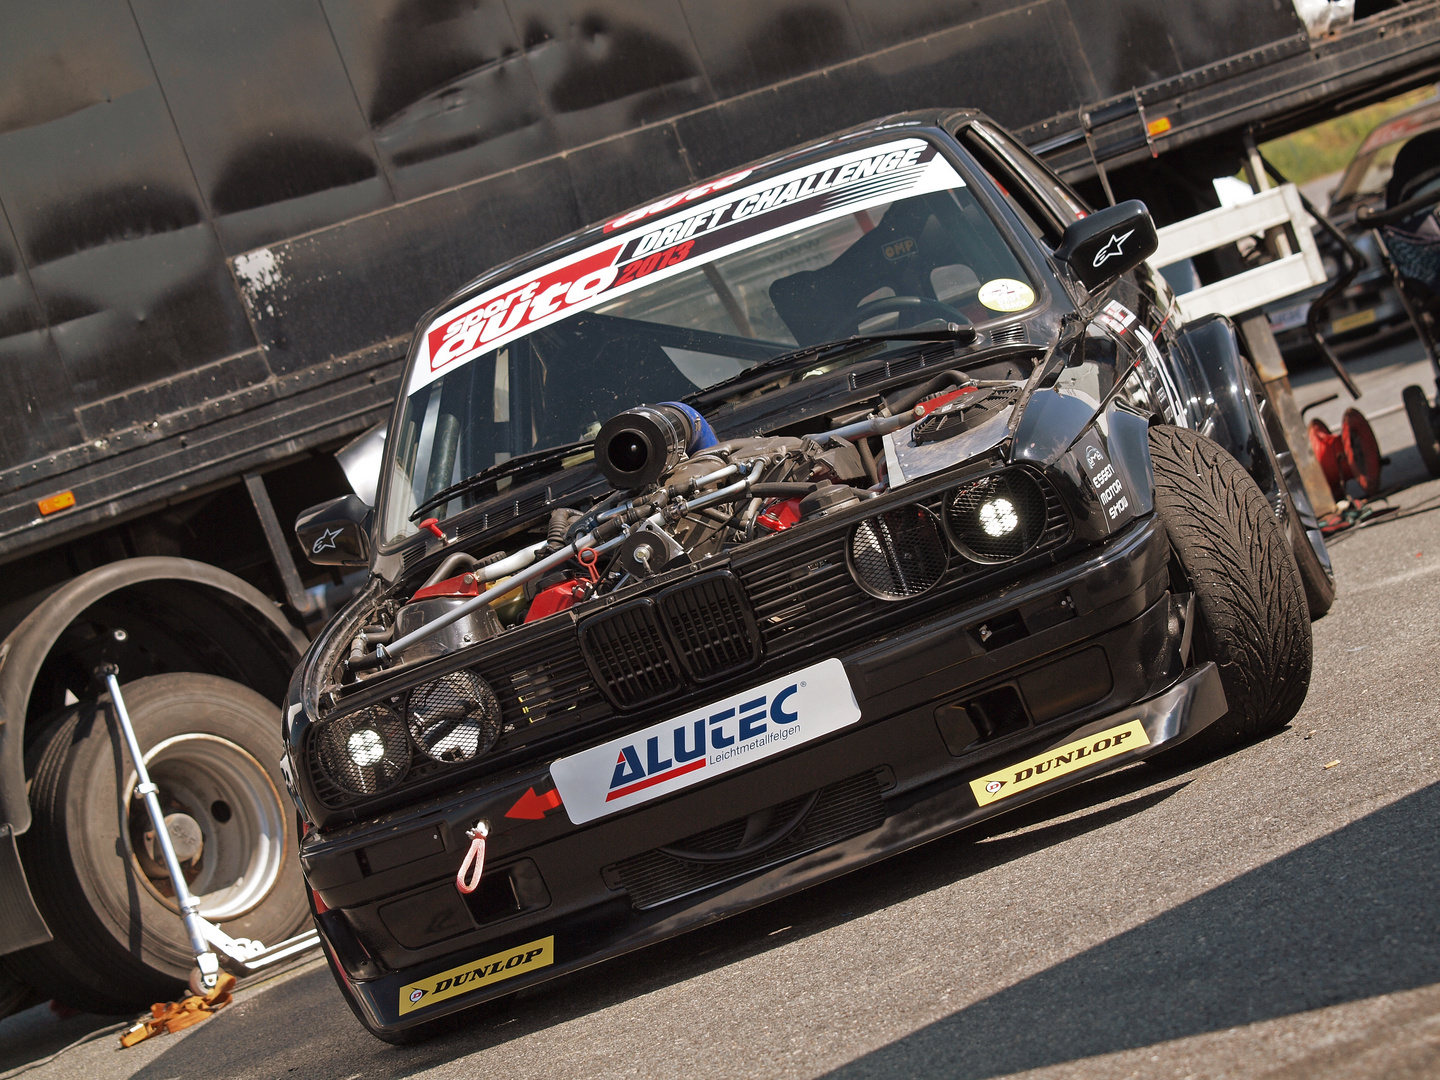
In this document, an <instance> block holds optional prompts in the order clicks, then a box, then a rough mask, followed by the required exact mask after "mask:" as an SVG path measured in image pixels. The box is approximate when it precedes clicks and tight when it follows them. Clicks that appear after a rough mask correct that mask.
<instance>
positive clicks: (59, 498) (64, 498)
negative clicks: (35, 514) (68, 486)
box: [36, 491, 75, 516]
mask: <svg viewBox="0 0 1440 1080" xmlns="http://www.w3.org/2000/svg"><path fill="white" fill-rule="evenodd" d="M36 505H37V506H39V507H40V513H41V515H42V516H44V515H47V514H53V513H55V512H57V511H59V510H69V509H70V507H72V506H74V505H75V493H74V492H73V491H62V492H60V494H59V495H51V496H50V497H49V498H48V499H41V500H40V501H39V502H38V503H37V504H36Z"/></svg>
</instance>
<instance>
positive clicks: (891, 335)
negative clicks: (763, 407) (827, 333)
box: [682, 322, 976, 401]
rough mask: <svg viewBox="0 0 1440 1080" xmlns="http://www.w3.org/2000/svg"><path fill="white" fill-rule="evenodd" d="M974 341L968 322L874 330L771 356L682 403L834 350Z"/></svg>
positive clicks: (692, 395)
mask: <svg viewBox="0 0 1440 1080" xmlns="http://www.w3.org/2000/svg"><path fill="white" fill-rule="evenodd" d="M975 337H976V334H975V327H974V326H973V325H971V324H970V323H969V322H965V323H953V322H952V323H946V324H945V325H944V326H929V327H920V326H917V327H914V328H912V329H909V330H877V331H876V332H875V333H873V334H852V335H851V336H850V337H844V338H836V339H835V340H834V341H822V342H819V343H818V344H815V345H806V346H805V347H804V348H801V349H793V350H791V351H790V352H785V353H781V354H780V355H779V356H772V357H770V359H768V360H762V361H760V362H759V363H758V364H755V365H754V366H753V367H748V368H746V369H745V370H744V371H742V372H740V373H739V374H738V375H733V376H731V377H730V378H728V379H726V380H725V381H724V382H718V383H716V384H715V385H714V386H707V387H706V388H705V389H704V390H699V391H697V392H696V393H693V394H687V395H686V396H685V398H683V399H682V400H685V401H690V400H692V399H695V400H701V399H704V398H708V397H710V396H711V395H713V394H714V393H715V392H716V391H717V390H735V389H738V388H740V387H742V386H748V385H749V383H750V382H751V381H752V380H753V379H754V377H755V376H756V375H758V374H760V373H762V372H766V371H773V370H774V369H776V368H782V367H791V366H794V365H796V364H801V363H804V362H806V361H808V360H810V359H812V358H813V357H816V356H819V355H820V354H822V353H828V352H832V351H836V350H839V351H841V352H842V353H843V352H844V351H847V350H849V349H853V348H857V347H859V346H863V345H873V344H876V343H884V342H886V341H954V342H956V343H957V344H960V345H969V344H971V343H972V342H973V341H974V340H975Z"/></svg>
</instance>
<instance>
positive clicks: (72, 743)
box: [6, 673, 310, 1013]
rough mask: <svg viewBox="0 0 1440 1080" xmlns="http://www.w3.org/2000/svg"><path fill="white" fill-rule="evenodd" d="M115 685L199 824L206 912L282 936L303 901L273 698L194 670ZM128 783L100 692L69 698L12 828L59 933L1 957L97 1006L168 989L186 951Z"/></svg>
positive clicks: (175, 796) (245, 932)
mask: <svg viewBox="0 0 1440 1080" xmlns="http://www.w3.org/2000/svg"><path fill="white" fill-rule="evenodd" d="M123 693H124V695H125V704H126V706H127V708H128V710H129V713H130V718H131V721H132V722H133V724H134V726H135V734H136V737H137V739H138V741H139V743H140V746H141V747H142V748H143V749H144V752H145V754H146V765H147V768H148V769H149V771H150V774H151V779H152V780H154V781H155V783H156V784H158V785H159V787H160V801H161V804H162V807H163V808H164V811H165V813H166V816H167V819H168V818H169V817H170V815H171V814H182V815H184V816H186V817H188V818H189V819H190V823H193V825H194V826H198V829H199V833H200V835H201V837H202V845H201V846H200V848H199V850H198V851H196V852H195V853H194V854H193V856H192V857H191V858H189V859H187V860H185V863H184V865H185V874H186V878H187V882H188V885H189V887H190V888H191V889H192V890H193V891H194V892H195V893H196V894H198V895H199V896H200V900H201V906H200V913H201V915H203V916H205V917H206V918H207V919H210V920H211V921H212V922H215V923H217V924H218V925H220V926H221V928H222V929H224V931H225V932H226V933H227V934H229V935H230V936H231V937H235V938H242V937H243V938H252V939H259V940H260V941H263V942H265V943H266V944H274V943H276V942H278V941H281V940H283V939H285V938H287V937H289V936H290V935H291V934H293V933H294V932H295V930H296V929H297V928H298V927H300V926H301V925H302V924H303V923H304V922H306V921H307V920H308V918H309V915H310V912H309V909H308V905H307V904H306V902H305V896H304V892H303V888H302V882H301V877H300V865H299V856H298V853H297V845H296V838H295V837H294V836H293V835H292V832H293V828H294V826H293V817H292V815H291V814H290V813H289V812H287V810H286V807H285V804H284V796H283V795H282V794H281V793H282V792H283V790H284V788H283V781H282V779H281V777H280V775H279V764H278V754H277V749H278V747H279V739H280V718H279V713H278V710H277V709H276V707H275V705H274V704H272V703H271V702H269V701H267V700H265V699H264V698H263V697H261V696H260V695H259V694H257V693H256V692H255V691H253V690H250V689H249V688H247V687H245V686H241V685H240V684H239V683H235V682H231V681H230V680H228V679H221V678H217V677H215V676H213V675H200V674H194V673H179V674H170V675H156V676H152V677H150V678H145V679H139V680H137V681H135V682H133V683H130V684H129V685H128V686H125V687H123ZM134 783H135V768H134V764H133V763H132V762H131V761H130V758H129V755H128V754H127V753H125V752H124V750H123V738H122V735H121V733H120V730H119V727H118V724H117V722H116V720H115V717H114V711H113V708H112V706H111V705H110V701H109V697H108V695H107V696H105V697H102V698H101V699H100V700H99V701H98V702H87V703H83V704H81V705H77V706H74V707H72V708H71V709H70V710H69V711H68V712H67V713H66V714H64V715H63V716H62V717H61V719H60V720H59V721H58V722H57V724H56V725H55V726H54V727H53V728H52V729H51V731H50V732H49V733H48V735H47V741H46V744H45V747H44V750H43V752H42V753H41V754H40V757H39V761H38V764H37V766H36V769H35V773H34V776H33V779H32V780H31V787H30V801H31V807H32V811H33V814H34V824H33V825H32V826H31V828H30V831H29V832H28V833H26V834H25V835H24V836H22V837H21V838H20V851H21V857H22V859H23V860H24V862H25V868H26V872H27V875H28V877H29V879H30V884H31V888H32V889H33V891H34V896H35V901H36V904H37V905H38V906H39V908H40V910H41V913H42V914H43V915H44V916H45V921H46V922H47V923H48V924H49V926H50V929H51V932H52V933H54V934H55V940H54V941H52V942H50V943H49V944H46V945H39V946H36V947H34V948H31V949H25V950H22V951H21V952H18V953H14V954H12V955H11V956H8V957H6V966H7V967H9V968H10V969H11V970H12V971H13V972H14V973H15V974H16V975H17V976H19V977H20V978H22V979H24V980H25V981H26V982H27V983H29V984H30V985H31V986H34V987H35V988H36V989H37V990H39V991H41V992H42V993H44V994H46V995H48V996H50V997H53V998H55V999H57V1000H59V1001H61V1002H64V1003H65V1004H67V1005H71V1006H73V1007H75V1008H80V1009H85V1010H88V1011H91V1012H100V1013H118V1012H129V1011H131V1010H133V1009H135V1008H136V1007H143V1006H145V1005H148V1004H149V1003H150V1002H153V1001H163V1000H166V999H171V998H174V997H176V996H177V995H179V994H181V993H182V992H183V990H184V987H185V983H186V979H187V977H188V974H189V972H190V970H191V968H193V967H194V964H195V957H194V955H193V953H192V951H191V947H190V944H189V940H188V938H187V936H186V934H185V928H184V924H183V923H182V922H181V919H180V916H179V909H178V907H177V906H176V904H175V901H174V898H173V887H172V886H171V883H170V879H169V877H168V875H166V874H165V873H164V870H163V866H162V865H161V864H160V862H159V861H157V859H156V858H155V854H156V852H155V849H154V844H153V836H152V837H149V838H147V836H146V834H147V833H148V832H150V824H149V818H148V816H147V815H146V813H145V808H144V801H143V800H142V799H141V798H140V797H138V796H136V795H135V794H134V792H133V787H134ZM187 824H189V823H187Z"/></svg>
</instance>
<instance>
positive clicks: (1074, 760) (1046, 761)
mask: <svg viewBox="0 0 1440 1080" xmlns="http://www.w3.org/2000/svg"><path fill="white" fill-rule="evenodd" d="M1149 745H1150V737H1149V736H1148V735H1146V734H1145V725H1144V724H1142V723H1140V721H1139V720H1131V721H1130V722H1129V723H1128V724H1121V725H1120V726H1119V727H1113V728H1110V729H1109V730H1108V731H1101V732H1099V733H1098V734H1095V735H1087V736H1085V738H1083V739H1076V740H1075V741H1074V742H1068V743H1066V744H1065V745H1064V746H1057V747H1055V749H1054V750H1047V751H1046V752H1045V753H1043V754H1040V755H1039V756H1038V757H1032V758H1026V759H1025V760H1024V761H1017V762H1016V763H1015V764H1014V765H1011V766H1009V767H1008V768H1005V769H1001V770H1000V771H999V772H993V773H991V774H990V775H989V776H982V777H980V779H978V780H971V781H970V790H971V791H973V792H974V793H975V801H976V802H977V803H979V804H980V805H981V806H989V805H990V804H991V803H993V802H999V801H1000V800H1001V799H1005V798H1009V797H1010V796H1011V795H1014V794H1016V793H1017V792H1020V791H1028V790H1029V789H1030V788H1033V787H1039V786H1040V785H1041V784H1048V783H1049V782H1050V781H1051V780H1054V779H1055V778H1056V777H1060V776H1064V775H1065V774H1066V773H1072V772H1074V771H1075V770H1076V769H1083V768H1085V766H1087V765H1090V764H1092V763H1093V762H1096V761H1104V760H1105V759H1106V758H1112V757H1114V756H1115V755H1117V754H1123V753H1125V752H1126V751H1127V750H1134V749H1135V748H1136V747H1139V746H1149Z"/></svg>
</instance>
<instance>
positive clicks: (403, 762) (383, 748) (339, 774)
mask: <svg viewBox="0 0 1440 1080" xmlns="http://www.w3.org/2000/svg"><path fill="white" fill-rule="evenodd" d="M313 745H314V752H315V755H316V758H317V760H318V763H319V765H320V768H321V770H322V771H323V772H324V773H325V775H326V776H327V777H328V778H329V779H330V780H331V781H333V782H334V783H335V784H336V785H338V786H339V787H341V788H343V789H344V790H345V791H348V792H350V793H351V794H354V795H377V794H379V793H380V792H382V791H387V790H389V789H390V788H392V787H394V786H395V785H396V784H398V783H399V782H400V781H401V780H402V779H404V777H405V773H406V772H407V771H408V769H409V767H410V744H409V743H408V742H407V741H406V739H405V725H404V724H403V723H402V722H401V720H400V715H399V714H398V713H397V712H396V711H395V710H394V709H392V708H390V707H389V706H388V705H369V706H366V707H365V708H363V709H360V710H358V711H356V712H353V713H350V714H348V715H346V716H339V717H336V718H335V719H334V720H330V721H328V722H326V723H325V724H324V725H322V726H321V727H320V729H319V730H318V731H317V732H316V733H315V739H314V744H313Z"/></svg>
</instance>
